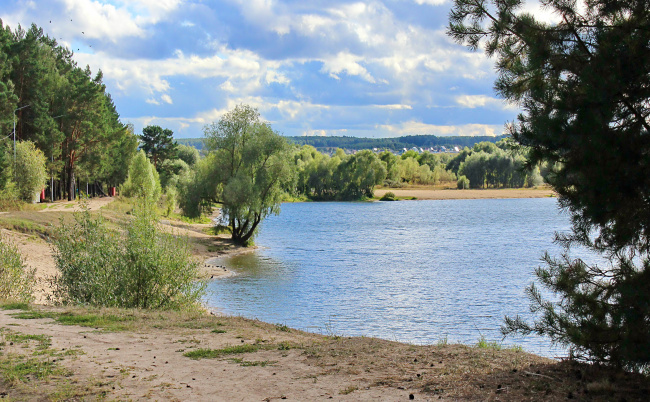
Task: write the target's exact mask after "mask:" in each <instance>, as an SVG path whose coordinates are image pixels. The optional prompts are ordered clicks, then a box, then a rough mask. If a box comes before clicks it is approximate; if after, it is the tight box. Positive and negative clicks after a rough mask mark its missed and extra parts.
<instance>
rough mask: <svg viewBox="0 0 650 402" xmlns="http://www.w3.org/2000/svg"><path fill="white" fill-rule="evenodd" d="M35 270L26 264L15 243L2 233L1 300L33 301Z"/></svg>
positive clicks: (0, 242) (0, 241)
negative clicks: (7, 239)
mask: <svg viewBox="0 0 650 402" xmlns="http://www.w3.org/2000/svg"><path fill="white" fill-rule="evenodd" d="M33 288H34V270H30V269H28V268H27V267H26V266H25V263H24V262H23V259H22V257H21V256H20V254H19V253H18V249H17V248H16V246H15V245H13V244H11V243H9V242H7V241H6V240H5V239H3V238H2V235H0V300H3V301H9V300H11V301H18V302H31V301H32V300H33V298H34V297H33V295H32V290H33Z"/></svg>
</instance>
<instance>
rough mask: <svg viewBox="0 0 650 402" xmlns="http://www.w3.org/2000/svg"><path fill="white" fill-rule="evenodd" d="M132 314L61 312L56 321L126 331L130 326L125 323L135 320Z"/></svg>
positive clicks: (64, 323)
mask: <svg viewBox="0 0 650 402" xmlns="http://www.w3.org/2000/svg"><path fill="white" fill-rule="evenodd" d="M135 319H136V318H135V317H134V316H129V315H113V314H107V315H104V314H79V315H75V314H73V313H69V312H68V313H63V314H61V315H60V316H58V317H57V318H56V321H57V322H59V323H61V324H63V325H79V326H82V327H94V328H103V329H106V330H109V331H126V330H127V329H129V328H130V326H129V325H126V324H125V323H130V322H132V321H135Z"/></svg>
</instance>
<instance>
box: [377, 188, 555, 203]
mask: <svg viewBox="0 0 650 402" xmlns="http://www.w3.org/2000/svg"><path fill="white" fill-rule="evenodd" d="M389 191H391V192H393V193H394V194H395V195H396V196H397V197H400V198H411V197H415V198H417V199H418V200H469V199H495V198H546V197H554V196H555V193H554V192H553V190H551V189H550V188H503V189H480V190H472V189H468V190H457V189H431V188H418V187H413V188H380V189H377V190H375V196H376V197H382V196H383V195H384V194H386V193H387V192H389Z"/></svg>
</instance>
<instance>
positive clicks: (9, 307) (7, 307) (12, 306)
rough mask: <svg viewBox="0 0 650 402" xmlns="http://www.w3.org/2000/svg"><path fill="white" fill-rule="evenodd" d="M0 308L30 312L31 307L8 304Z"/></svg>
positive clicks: (20, 304)
mask: <svg viewBox="0 0 650 402" xmlns="http://www.w3.org/2000/svg"><path fill="white" fill-rule="evenodd" d="M0 308H1V309H3V310H29V309H30V308H31V307H30V305H29V303H22V302H21V303H16V302H8V303H4V304H2V305H0Z"/></svg>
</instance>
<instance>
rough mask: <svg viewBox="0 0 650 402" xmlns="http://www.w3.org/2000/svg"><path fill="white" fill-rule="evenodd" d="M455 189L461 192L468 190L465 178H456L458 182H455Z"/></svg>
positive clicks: (467, 182)
mask: <svg viewBox="0 0 650 402" xmlns="http://www.w3.org/2000/svg"><path fill="white" fill-rule="evenodd" d="M456 187H458V188H459V189H461V190H465V189H468V188H469V179H468V178H467V177H465V176H460V177H459V178H458V181H457V182H456Z"/></svg>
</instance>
